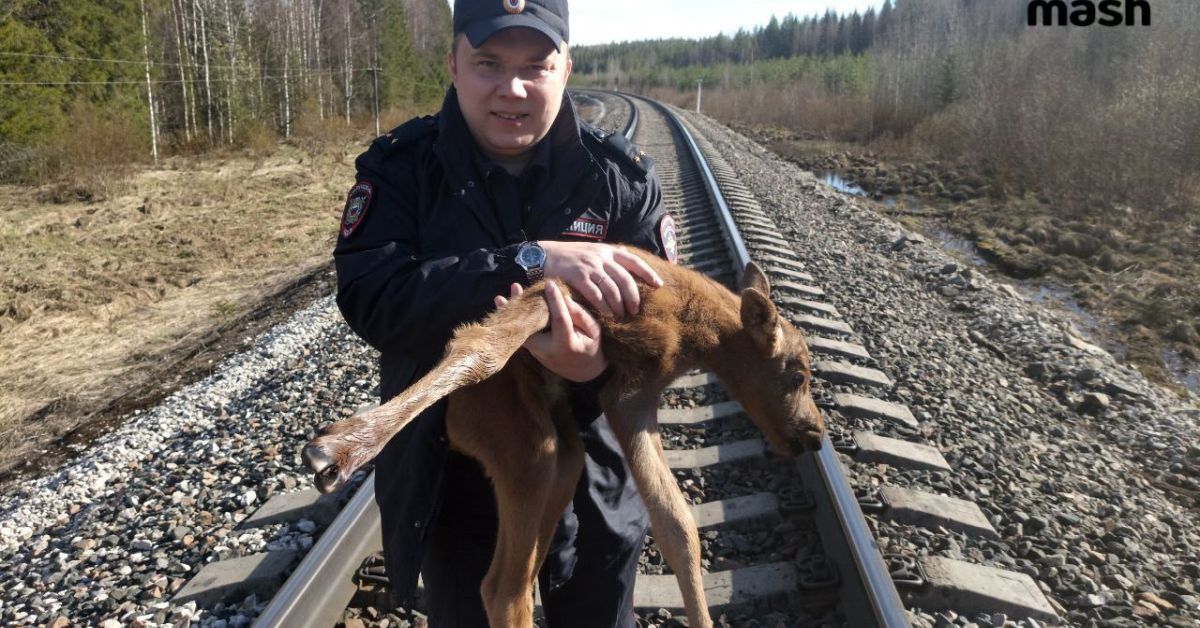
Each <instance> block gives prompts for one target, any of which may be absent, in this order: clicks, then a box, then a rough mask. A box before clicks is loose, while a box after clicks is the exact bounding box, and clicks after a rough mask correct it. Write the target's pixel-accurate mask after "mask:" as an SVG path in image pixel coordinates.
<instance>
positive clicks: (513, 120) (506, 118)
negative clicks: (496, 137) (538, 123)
mask: <svg viewBox="0 0 1200 628" xmlns="http://www.w3.org/2000/svg"><path fill="white" fill-rule="evenodd" d="M491 113H492V117H493V118H496V119H497V120H499V121H500V122H502V123H505V124H520V123H521V122H524V121H525V119H526V118H528V117H529V114H527V113H501V112H499V111H493V112H491Z"/></svg>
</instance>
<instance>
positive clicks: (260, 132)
mask: <svg viewBox="0 0 1200 628" xmlns="http://www.w3.org/2000/svg"><path fill="white" fill-rule="evenodd" d="M234 142H235V143H236V144H238V145H239V146H242V147H244V148H245V149H246V151H247V152H248V153H249V154H251V155H254V156H256V157H264V156H266V155H269V154H271V153H272V152H274V150H275V148H276V146H277V145H278V144H279V135H278V134H277V133H276V132H275V130H274V129H272V128H271V127H270V126H269V125H268V124H267V123H266V122H264V121H262V120H255V121H253V122H248V123H246V124H244V125H242V126H241V127H239V128H238V130H237V133H236V134H235V136H234Z"/></svg>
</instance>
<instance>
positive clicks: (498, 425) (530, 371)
mask: <svg viewBox="0 0 1200 628" xmlns="http://www.w3.org/2000/svg"><path fill="white" fill-rule="evenodd" d="M532 362H533V359H532V358H531V357H529V355H528V354H518V355H517V356H515V357H514V359H513V363H512V364H510V365H509V367H508V368H505V369H504V370H503V371H501V372H500V373H499V374H498V375H497V376H495V377H493V378H492V379H489V380H487V381H485V382H483V383H481V384H478V385H476V386H472V387H470V388H464V389H462V390H459V391H457V392H456V393H455V394H454V395H453V396H452V397H451V398H450V407H449V409H448V411H447V416H446V421H447V423H446V428H447V432H448V434H449V436H450V441H451V443H453V444H454V446H455V447H456V448H458V449H460V450H462V451H463V453H465V454H467V455H470V456H471V457H473V458H475V459H476V460H478V461H479V462H480V463H481V464H482V465H483V468H484V470H485V471H486V472H487V474H488V476H489V477H490V478H491V480H492V486H493V488H494V489H495V493H496V506H497V508H496V510H497V514H498V521H497V532H496V550H495V553H494V554H493V556H492V563H491V566H490V567H489V569H488V572H487V574H486V575H485V576H484V579H483V583H482V586H481V590H480V593H481V595H482V598H483V605H484V608H485V610H486V611H487V615H488V622H489V624H490V625H491V626H493V627H510V626H519V627H522V628H524V627H527V626H532V625H533V587H534V580H535V578H536V577H537V573H538V571H539V569H540V568H541V565H542V562H543V561H544V560H545V558H546V552H547V549H548V548H549V544H550V540H551V537H552V536H553V534H554V528H555V525H556V524H557V522H558V519H559V518H560V517H561V515H562V513H563V511H564V510H565V509H566V507H567V504H568V503H569V502H570V501H571V497H572V496H573V495H574V492H575V486H576V485H577V484H578V482H579V476H580V473H581V472H582V470H583V444H582V442H581V440H580V438H579V434H578V427H576V425H575V423H574V420H573V419H572V418H571V416H570V410H569V409H568V408H567V407H566V405H565V402H564V401H565V397H564V396H562V385H561V380H557V378H553V377H552V376H545V373H544V372H543V371H540V369H538V368H537V367H535V366H533V365H532V364H531V363H532ZM448 497H450V496H448ZM450 498H452V497H450Z"/></svg>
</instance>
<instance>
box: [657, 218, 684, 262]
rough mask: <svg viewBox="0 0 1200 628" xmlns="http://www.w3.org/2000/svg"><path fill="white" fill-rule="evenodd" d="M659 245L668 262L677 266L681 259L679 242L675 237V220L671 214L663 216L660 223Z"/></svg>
mask: <svg viewBox="0 0 1200 628" xmlns="http://www.w3.org/2000/svg"><path fill="white" fill-rule="evenodd" d="M658 244H659V246H661V247H662V250H663V253H664V254H665V255H666V256H667V261H668V262H671V263H672V264H677V263H678V262H677V261H676V260H678V259H679V240H678V239H677V238H676V237H675V219H673V218H671V215H670V214H663V217H662V219H661V220H659V221H658Z"/></svg>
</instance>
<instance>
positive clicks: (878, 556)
mask: <svg viewBox="0 0 1200 628" xmlns="http://www.w3.org/2000/svg"><path fill="white" fill-rule="evenodd" d="M582 96H583V97H585V98H591V99H594V101H595V102H594V103H593V104H595V105H597V106H596V107H595V109H597V110H600V111H604V112H606V115H607V116H608V119H609V120H612V119H613V118H617V119H620V120H621V121H622V123H621V126H622V127H623V130H624V132H625V133H626V135H627V136H629V137H631V139H632V140H633V141H634V143H635V144H637V145H638V146H639V147H640V148H641V149H642V150H644V151H645V152H647V153H648V154H650V155H652V156H653V157H654V159H655V162H656V165H657V169H658V174H659V177H660V178H661V180H662V182H663V190H664V197H665V202H666V204H667V208H668V211H670V212H671V214H672V215H673V216H674V217H675V219H676V224H677V227H678V230H679V237H680V244H681V256H680V263H681V264H685V265H688V266H691V267H693V268H695V269H697V270H699V271H701V272H703V273H705V274H707V275H709V276H710V277H712V278H713V279H715V280H717V281H720V282H723V283H725V284H726V285H728V286H733V285H735V283H736V279H737V270H738V269H740V268H742V267H744V265H745V264H746V263H747V262H748V261H751V260H753V261H755V262H757V263H758V264H759V265H760V266H762V267H763V269H764V270H765V271H766V273H767V275H768V276H769V277H770V279H771V282H772V288H773V292H774V294H773V295H772V296H773V298H774V300H775V302H776V304H777V305H778V306H779V307H780V310H781V312H782V313H784V314H785V315H787V316H788V317H789V319H790V320H792V322H793V323H795V324H796V325H798V326H800V327H801V328H803V329H804V330H805V332H806V334H807V336H808V340H809V344H810V348H811V349H812V351H813V356H814V375H815V378H816V386H817V388H816V389H815V391H814V394H815V395H816V396H817V397H818V404H819V405H820V406H821V407H822V408H823V411H824V412H825V413H826V414H827V424H828V425H829V426H830V436H831V437H832V438H831V439H829V440H827V442H826V443H825V446H824V447H823V448H822V450H821V451H820V452H818V453H817V454H806V455H804V456H802V457H801V458H800V459H799V460H797V461H791V460H782V459H778V458H775V457H772V456H771V455H770V454H769V453H768V452H767V450H766V446H765V444H764V443H763V441H762V440H761V439H760V438H759V437H758V435H757V433H756V432H755V431H754V430H753V428H752V427H750V424H749V422H748V420H747V419H746V418H745V417H744V415H742V414H741V409H740V407H739V406H738V405H737V403H736V402H732V401H729V400H728V398H727V397H726V396H725V395H724V393H723V391H722V390H721V389H720V386H719V384H718V383H717V382H716V380H715V379H714V378H712V377H711V376H710V375H709V374H706V373H693V374H691V375H688V376H686V377H684V378H681V379H680V380H678V381H677V382H675V384H674V385H673V386H672V387H671V389H669V390H668V391H667V393H666V394H665V396H664V400H663V403H662V407H661V409H660V415H659V419H660V423H661V424H662V425H663V426H664V447H666V448H667V449H668V452H667V455H668V460H669V463H670V465H671V467H672V468H673V469H674V470H675V473H676V476H677V478H678V479H679V480H680V483H681V485H682V486H683V487H684V490H685V494H686V495H688V496H689V497H690V498H691V499H692V501H693V503H694V515H695V517H696V519H697V522H698V525H699V526H700V528H701V535H702V538H703V545H704V557H705V567H706V569H707V570H708V572H709V573H708V575H707V576H706V580H705V583H706V589H707V592H708V599H709V603H710V605H711V606H713V607H714V608H715V611H714V617H718V616H720V617H722V618H723V621H724V622H725V623H727V624H730V625H771V626H776V625H785V626H799V625H814V626H815V625H849V626H856V627H857V626H903V625H908V624H909V621H910V617H911V616H910V612H913V611H924V612H927V613H928V612H937V611H953V612H954V613H955V614H957V615H960V616H964V617H969V616H972V615H976V614H985V615H988V616H992V617H994V616H996V615H997V614H999V615H1004V616H1006V617H1014V618H1030V620H1032V621H1047V620H1048V621H1055V620H1056V613H1055V611H1054V609H1053V608H1052V607H1051V606H1050V605H1049V604H1048V603H1047V601H1046V599H1045V598H1044V596H1043V595H1042V593H1041V591H1040V590H1039V589H1038V587H1037V585H1036V583H1034V582H1033V581H1032V579H1030V578H1029V577H1028V576H1026V575H1024V574H1018V573H1014V572H1007V571H1002V570H998V569H993V568H990V567H981V566H977V565H972V564H969V563H965V562H958V561H951V560H947V559H944V558H931V557H921V556H915V555H884V554H882V553H881V552H880V549H879V546H878V545H877V543H876V541H875V535H874V530H875V529H876V528H877V527H878V522H880V521H887V522H889V525H899V526H902V527H903V526H907V528H906V529H913V530H921V531H922V532H920V533H923V534H934V535H937V534H949V533H951V532H953V533H968V534H980V535H989V534H990V535H995V531H994V530H992V526H991V523H990V522H989V520H988V518H987V517H985V516H984V514H983V513H982V512H981V511H980V510H979V508H978V507H976V506H975V505H974V504H972V503H970V502H965V501H962V500H956V499H951V498H948V497H944V496H939V495H936V494H933V493H923V492H919V491H914V490H910V489H895V488H892V487H886V486H885V487H877V486H852V485H851V484H850V482H848V481H847V474H846V473H844V467H845V465H857V464H864V465H890V466H892V467H895V468H899V469H922V470H932V471H934V472H938V473H949V472H952V469H951V468H950V465H949V464H947V463H946V461H945V459H944V458H942V456H941V454H940V453H939V452H938V451H937V450H936V449H934V448H932V447H928V446H925V445H923V444H921V443H919V442H914V440H899V439H892V438H885V437H883V436H879V435H876V434H873V433H871V432H867V431H858V432H852V431H850V430H849V429H848V428H847V427H846V426H848V425H852V424H853V423H854V420H855V419H856V418H863V417H865V418H870V419H872V420H883V421H888V422H894V423H896V424H897V425H899V426H901V428H902V429H903V428H906V427H915V425H916V421H915V419H914V418H913V416H912V414H911V413H910V412H909V411H908V410H907V409H906V408H905V407H904V406H902V405H898V404H896V403H893V402H892V401H890V400H889V398H888V397H889V391H890V390H891V389H892V388H893V387H894V386H893V384H892V382H891V380H890V379H889V378H888V376H887V374H886V373H883V372H881V371H880V370H877V369H876V368H874V366H875V365H874V363H873V360H872V358H871V356H870V354H869V352H868V351H867V349H866V348H864V347H863V346H862V345H861V344H859V343H858V342H857V341H856V336H855V332H854V330H853V329H852V328H851V327H850V326H849V325H847V324H845V323H844V322H842V321H841V320H839V318H840V317H839V314H838V311H837V309H836V308H835V307H834V306H832V305H831V304H829V303H828V301H827V300H825V288H823V287H821V286H820V282H819V280H818V278H816V277H813V276H812V275H810V274H809V272H808V270H807V269H806V267H805V264H804V261H803V259H802V258H801V257H800V256H799V255H798V254H797V251H796V248H795V243H791V242H788V241H787V240H785V239H784V238H782V237H780V235H779V234H780V233H781V231H780V229H779V228H778V226H777V225H775V224H774V222H773V221H772V220H771V218H770V217H769V216H767V215H766V214H765V213H764V212H763V211H762V210H761V209H760V208H759V207H758V203H757V201H756V200H755V197H754V195H753V194H752V193H751V192H750V191H749V190H747V189H746V188H745V187H744V186H743V185H742V184H741V183H740V182H739V181H738V178H737V175H736V172H735V170H734V169H733V168H731V167H730V165H729V164H727V163H725V161H724V160H723V159H721V158H720V156H719V155H718V154H717V153H716V152H715V151H714V150H712V148H711V147H708V146H707V143H706V142H705V140H704V139H703V138H702V137H699V136H698V135H697V134H696V133H695V132H694V130H692V129H689V127H688V125H687V123H686V122H685V121H684V120H683V119H682V118H681V117H680V116H678V115H677V114H676V113H675V112H673V111H672V110H671V109H670V108H668V107H665V106H663V105H660V104H658V103H654V102H651V101H648V100H644V99H641V98H635V97H631V96H624V95H616V94H609V93H600V92H586V93H584V94H582ZM906 434H911V435H912V436H913V437H914V439H915V438H918V437H919V434H918V433H917V432H916V431H915V430H910V431H909V432H906ZM337 508H338V504H336V503H335V501H334V500H331V498H329V497H318V496H317V495H316V494H315V492H314V491H312V490H311V489H310V490H307V491H300V492H298V493H291V494H288V495H283V496H280V497H278V498H276V499H275V500H272V501H269V502H267V503H266V504H265V505H264V506H263V508H262V509H260V511H259V512H258V513H255V514H254V515H251V517H250V518H249V520H248V523H243V525H244V526H245V525H255V523H254V522H255V521H256V520H257V521H278V520H279V519H280V518H287V517H292V518H294V519H298V518H305V519H307V520H311V521H315V522H319V523H314V524H312V525H314V526H316V525H320V524H323V523H324V522H325V521H329V520H330V519H332V520H331V521H329V523H328V526H327V527H326V528H325V530H324V532H323V533H322V534H321V536H320V538H319V539H318V540H317V541H316V543H315V544H313V545H312V547H311V550H310V551H309V552H308V553H307V554H306V555H305V556H304V558H303V559H301V560H300V561H299V564H298V565H296V566H295V568H294V569H293V570H292V571H291V573H290V576H288V578H287V579H286V582H284V583H283V585H282V586H281V587H279V588H278V589H277V590H275V591H274V593H273V594H272V595H271V601H270V602H269V603H268V604H266V606H265V607H264V608H262V609H261V612H259V613H258V616H257V619H256V620H255V625H256V626H288V627H291V626H332V625H335V624H338V623H339V622H342V621H344V620H345V618H347V617H354V618H355V619H354V621H362V620H368V621H369V620H371V619H376V618H380V617H386V612H387V609H386V608H382V609H381V608H379V607H378V606H371V607H370V608H367V609H364V608H362V607H363V606H364V604H366V605H377V604H381V603H382V602H381V600H382V599H384V596H378V595H374V596H373V595H371V594H366V595H364V593H363V591H364V587H365V589H367V590H371V589H372V588H375V590H376V592H377V583H378V581H379V580H380V579H379V577H378V576H379V573H378V569H377V568H375V567H372V566H370V564H369V563H367V566H366V567H364V561H365V560H368V559H369V557H370V556H371V555H372V554H374V553H375V552H377V551H378V550H379V517H378V512H377V511H376V509H375V505H374V500H373V479H372V477H365V479H363V481H362V482H361V484H360V485H359V486H358V487H357V490H356V492H354V494H353V496H352V497H351V498H350V499H349V501H348V502H346V503H345V506H344V507H342V508H341V509H340V513H339V514H337V516H336V517H333V516H332V514H333V512H334V511H335V510H336V509H337ZM864 512H865V515H864ZM314 513H316V514H314ZM238 560H239V561H243V564H242V565H240V566H239V568H236V569H235V568H232V567H231V566H225V568H224V569H223V568H222V565H221V563H222V562H225V561H220V562H217V563H212V564H210V565H209V566H207V567H206V568H205V570H203V571H201V572H200V573H199V574H197V575H196V577H195V578H193V580H192V581H191V582H189V583H188V584H187V585H185V586H184V587H183V588H182V590H180V591H179V592H178V593H177V594H176V595H177V598H178V599H179V600H181V601H182V600H186V599H209V600H212V599H215V598H213V597H212V595H213V594H209V595H208V596H207V597H205V596H204V595H203V593H202V592H203V591H206V590H207V591H213V590H215V591H218V594H220V592H221V591H224V592H225V593H230V592H235V591H242V592H244V591H246V590H262V587H264V586H267V587H270V586H271V585H264V584H262V583H260V582H256V581H254V582H252V580H253V579H254V578H256V577H258V578H262V577H264V576H267V581H269V580H271V578H275V580H274V582H278V580H277V578H278V574H280V573H284V572H286V571H287V569H288V568H290V566H291V565H292V564H294V561H295V555H294V554H292V555H288V556H287V557H276V558H272V554H270V553H265V554H263V555H261V556H256V557H254V559H253V560H252V561H246V559H245V558H241V559H238ZM642 568H643V574H642V575H641V576H639V580H638V585H637V589H636V592H635V606H636V607H637V608H638V609H639V613H640V615H641V618H642V621H643V622H644V623H645V624H648V625H672V623H673V622H677V621H678V620H679V619H680V618H679V617H678V616H679V615H681V614H682V610H681V609H682V600H681V598H680V596H679V593H678V589H677V586H676V583H675V578H674V576H673V575H670V574H669V573H667V572H666V571H665V565H664V562H663V561H662V559H661V557H660V556H658V554H657V551H656V549H655V546H654V543H653V539H648V543H647V546H646V550H645V551H644V553H643V557H642ZM243 576H244V578H243ZM238 578H243V579H242V580H239V579H238ZM206 587H207V588H206ZM351 605H357V606H358V607H360V609H359V610H358V611H354V612H352V613H351V614H350V615H347V614H346V608H347V606H351ZM360 617H361V618H362V619H359V618H360ZM383 623H386V622H380V625H382V624H383ZM1001 623H1003V622H1001ZM389 625H390V624H389Z"/></svg>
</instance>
